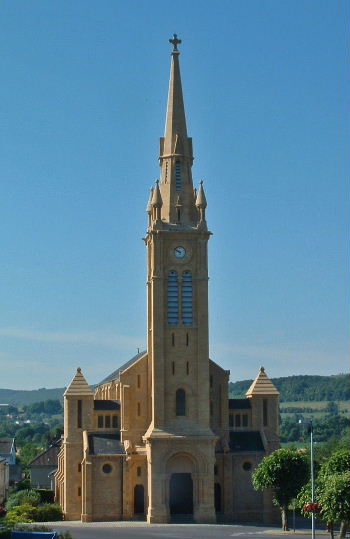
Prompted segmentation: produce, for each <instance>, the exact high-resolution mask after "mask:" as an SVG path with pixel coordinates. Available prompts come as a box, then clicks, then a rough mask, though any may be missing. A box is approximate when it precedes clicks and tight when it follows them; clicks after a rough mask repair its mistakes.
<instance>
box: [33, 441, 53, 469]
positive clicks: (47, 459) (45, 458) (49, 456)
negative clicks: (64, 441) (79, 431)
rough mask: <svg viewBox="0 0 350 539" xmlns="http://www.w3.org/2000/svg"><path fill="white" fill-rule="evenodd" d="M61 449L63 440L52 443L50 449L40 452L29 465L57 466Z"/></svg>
mask: <svg viewBox="0 0 350 539" xmlns="http://www.w3.org/2000/svg"><path fill="white" fill-rule="evenodd" d="M60 450H61V442H57V443H55V444H53V445H51V446H50V447H49V448H48V449H46V450H45V451H43V452H42V453H40V455H38V456H37V457H35V458H34V459H33V460H31V461H30V463H29V466H50V467H55V468H57V465H58V458H57V457H58V453H59V452H60Z"/></svg>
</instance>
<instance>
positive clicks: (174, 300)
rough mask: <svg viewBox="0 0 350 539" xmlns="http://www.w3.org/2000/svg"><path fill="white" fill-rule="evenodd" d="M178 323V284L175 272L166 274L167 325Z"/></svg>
mask: <svg viewBox="0 0 350 539" xmlns="http://www.w3.org/2000/svg"><path fill="white" fill-rule="evenodd" d="M178 322H179V283H178V280H177V272H176V271H173V270H172V271H169V273H168V324H178Z"/></svg>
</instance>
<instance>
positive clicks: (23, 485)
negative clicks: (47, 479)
mask: <svg viewBox="0 0 350 539" xmlns="http://www.w3.org/2000/svg"><path fill="white" fill-rule="evenodd" d="M30 487H31V484H30V479H22V481H18V483H17V490H29V489H30Z"/></svg>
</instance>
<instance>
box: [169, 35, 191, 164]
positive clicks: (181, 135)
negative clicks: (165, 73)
mask: <svg viewBox="0 0 350 539" xmlns="http://www.w3.org/2000/svg"><path fill="white" fill-rule="evenodd" d="M169 42H170V43H173V45H174V48H173V50H172V53H171V56H172V58H171V67H170V81H169V93H168V107H167V115H166V122H165V132H164V148H163V155H170V154H172V153H184V152H183V151H181V150H185V147H184V146H187V139H188V137H187V127H186V117H185V107H184V100H183V95H182V84H181V75H180V63H179V55H180V51H179V50H178V49H177V44H178V43H181V40H178V39H177V35H176V34H174V38H173V39H169ZM179 145H180V146H181V148H176V146H179ZM186 149H187V152H186V153H187V154H188V148H186ZM176 150H180V151H176Z"/></svg>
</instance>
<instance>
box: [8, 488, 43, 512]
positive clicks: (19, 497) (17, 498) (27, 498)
mask: <svg viewBox="0 0 350 539" xmlns="http://www.w3.org/2000/svg"><path fill="white" fill-rule="evenodd" d="M40 501H41V499H40V494H39V493H38V492H35V490H19V491H18V492H14V493H13V494H11V495H10V497H9V499H8V500H7V502H6V509H7V511H11V510H12V509H13V508H14V507H16V506H18V505H23V504H28V505H31V506H34V507H36V506H37V505H39V503H40Z"/></svg>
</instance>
